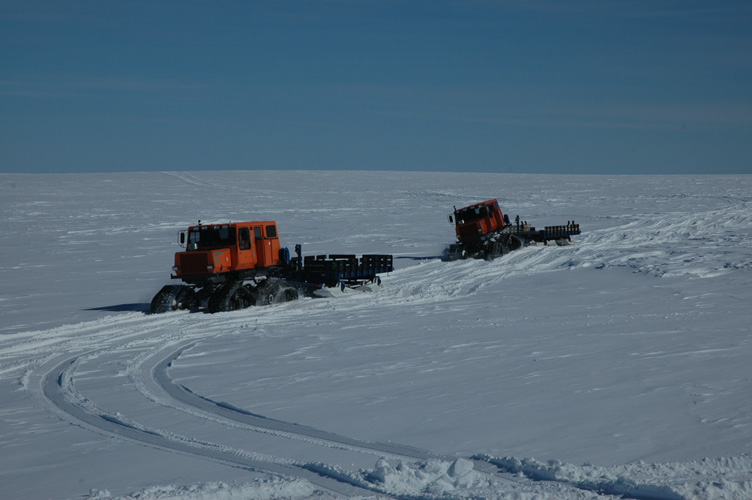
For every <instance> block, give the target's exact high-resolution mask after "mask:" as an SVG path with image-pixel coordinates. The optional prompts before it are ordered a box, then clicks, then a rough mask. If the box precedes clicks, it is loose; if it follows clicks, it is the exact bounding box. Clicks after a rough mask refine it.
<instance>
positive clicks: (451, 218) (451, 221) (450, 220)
mask: <svg viewBox="0 0 752 500" xmlns="http://www.w3.org/2000/svg"><path fill="white" fill-rule="evenodd" d="M449 223H450V224H454V217H452V216H451V215H450V216H449Z"/></svg>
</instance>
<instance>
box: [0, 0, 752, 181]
mask: <svg viewBox="0 0 752 500" xmlns="http://www.w3.org/2000/svg"><path fill="white" fill-rule="evenodd" d="M214 169H219V170H233V169H264V170H277V169H347V170H359V169H368V170H427V171H459V172H462V171H481V172H521V173H573V174H581V173H603V174H644V173H667V174H673V173H677V174H678V173H687V174H694V173H752V2H748V1H724V0H720V1H713V2H711V1H693V0H671V1H669V0H645V1H642V0H629V1H627V0H624V1H606V0H581V1H577V0H575V1H567V2H556V1H545V0H508V1H492V0H467V1H444V0H426V1H421V0H416V1H390V0H348V1H345V0H316V1H314V0H307V1H284V0H276V1H247V2H241V1H222V0H218V1H211V2H210V1H184V2H178V1H163V0H148V1H146V0H144V1H141V0H134V1H112V0H109V1H108V0H98V1H95V0H88V1H79V0H68V1H56V0H50V1H40V0H25V1H23V2H19V1H9V0H0V172H110V171H153V170H157V171H161V170H214Z"/></svg>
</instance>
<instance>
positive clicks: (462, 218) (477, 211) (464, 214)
mask: <svg viewBox="0 0 752 500" xmlns="http://www.w3.org/2000/svg"><path fill="white" fill-rule="evenodd" d="M487 215H488V209H487V208H486V206H485V205H481V206H479V207H473V208H464V209H462V210H458V211H457V221H458V222H459V223H460V224H465V223H467V222H472V221H474V220H477V219H482V218H484V217H486V216H487Z"/></svg>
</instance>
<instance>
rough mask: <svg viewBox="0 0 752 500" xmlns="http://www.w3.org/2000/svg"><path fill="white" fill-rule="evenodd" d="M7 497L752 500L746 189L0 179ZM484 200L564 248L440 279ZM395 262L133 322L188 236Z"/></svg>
mask: <svg viewBox="0 0 752 500" xmlns="http://www.w3.org/2000/svg"><path fill="white" fill-rule="evenodd" d="M0 181H1V182H0V210H2V218H0V234H2V239H1V240H0V241H2V243H1V246H0V257H2V258H1V259H0V267H1V268H2V276H3V279H2V281H0V450H1V452H0V484H1V485H2V487H0V498H2V499H40V498H53V499H74V498H96V499H111V498H138V499H142V500H144V499H146V500H156V499H167V498H170V499H183V500H196V499H203V498H217V499H240V498H243V499H254V500H255V499H266V498H290V499H304V498H335V497H347V498H366V497H381V496H385V497H399V498H421V499H433V498H442V499H468V498H489V499H502V498H513V499H548V498H557V499H559V498H563V499H589V498H599V499H600V498H615V497H618V496H619V495H623V496H625V497H627V498H657V499H681V498H687V499H688V498H708V499H720V498H752V455H750V452H752V390H750V388H751V387H752V362H750V359H752V321H751V320H752V309H751V308H752V176H671V177H664V176H655V177H653V176H547V175H510V174H499V175H488V174H447V173H439V174H436V173H396V172H281V173H279V172H219V173H217V172H191V173H187V172H165V173H142V174H78V175H15V174H5V175H0ZM494 197H498V198H500V203H501V206H502V209H503V210H505V211H506V212H507V213H509V215H510V216H511V217H512V218H514V216H515V215H517V214H519V215H520V216H521V218H522V219H525V220H528V221H529V222H531V223H532V224H534V225H536V226H539V227H542V226H544V225H554V224H562V223H565V222H567V221H569V220H575V221H576V222H578V223H579V224H580V225H581V227H582V230H583V234H582V235H581V236H580V237H578V238H576V243H577V244H576V245H574V246H570V247H543V246H539V247H528V248H525V249H523V250H520V251H518V252H515V253H512V254H510V255H507V256H505V257H503V258H500V259H497V260H494V261H480V260H472V261H459V262H451V263H449V262H442V261H441V260H439V259H438V257H439V256H440V255H441V253H442V251H443V250H444V248H445V247H446V246H447V245H448V244H449V243H451V242H452V241H453V240H454V233H453V228H452V226H451V225H450V224H449V223H448V221H447V214H449V213H450V212H451V211H452V206H453V205H456V206H463V205H465V204H469V203H473V202H477V201H482V200H485V199H489V198H494ZM198 219H201V220H202V221H205V222H223V221H227V220H235V221H240V220H276V221H277V222H278V226H279V229H280V234H281V237H282V240H283V244H284V245H287V246H289V247H291V248H292V247H293V246H294V245H295V244H296V243H301V244H302V245H303V252H304V254H314V253H391V254H393V255H394V256H395V267H396V270H395V271H394V272H393V273H390V274H389V275H386V276H383V277H382V278H383V283H384V286H383V287H382V288H381V289H380V290H378V291H377V292H374V293H363V294H356V295H349V296H345V297H342V298H338V299H303V300H300V301H297V302H290V303H285V304H280V305H274V306H269V307H259V308H252V309H248V310H244V311H237V312H231V313H220V314H215V315H210V314H203V313H188V312H176V313H169V314H164V315H150V314H147V311H148V303H149V301H150V300H151V297H152V296H153V295H154V294H155V293H156V292H157V291H158V290H159V288H160V287H161V286H162V285H164V284H166V283H168V282H169V281H170V280H169V275H170V269H171V266H172V255H173V252H175V251H176V250H178V247H177V244H176V233H177V231H178V230H180V229H183V228H185V227H187V226H188V225H189V224H192V223H195V222H196V220H198Z"/></svg>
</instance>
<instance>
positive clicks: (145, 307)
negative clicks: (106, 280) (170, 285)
mask: <svg viewBox="0 0 752 500" xmlns="http://www.w3.org/2000/svg"><path fill="white" fill-rule="evenodd" d="M84 310H85V311H109V312H142V313H147V314H148V313H149V312H150V311H151V304H149V303H145V302H135V303H133V304H116V305H112V306H102V307H91V308H89V309H84Z"/></svg>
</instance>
